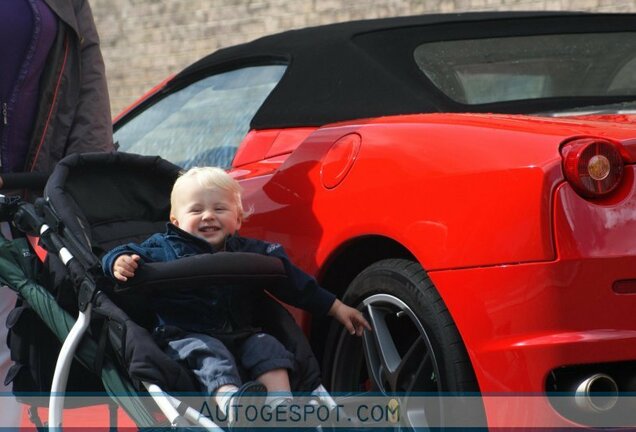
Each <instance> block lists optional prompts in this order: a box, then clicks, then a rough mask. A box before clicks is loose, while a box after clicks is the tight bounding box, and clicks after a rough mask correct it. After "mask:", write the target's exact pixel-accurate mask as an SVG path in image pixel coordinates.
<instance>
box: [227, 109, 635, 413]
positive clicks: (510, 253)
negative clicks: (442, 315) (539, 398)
mask: <svg viewBox="0 0 636 432" xmlns="http://www.w3.org/2000/svg"><path fill="white" fill-rule="evenodd" d="M603 131H604V133H605V134H606V135H605V138H611V139H613V140H617V141H620V142H623V143H624V144H625V148H626V150H627V151H628V153H629V154H630V155H631V156H630V157H632V158H633V155H634V150H635V149H636V146H635V145H634V144H633V143H634V141H633V140H632V138H634V137H636V128H634V127H633V126H629V127H625V125H619V126H615V127H611V128H609V129H608V128H607V127H605V128H604V129H603ZM277 133H278V132H277V131H258V132H257V131H253V132H251V133H250V136H249V137H248V139H247V140H246V141H245V142H244V144H243V146H242V147H241V152H240V153H239V154H240V155H241V157H242V158H243V160H249V159H250V158H249V157H247V156H246V155H247V154H249V152H250V148H249V147H250V145H251V144H252V143H253V142H256V140H255V136H258V135H259V134H263V135H264V136H273V135H276V134H277ZM353 133H355V134H358V135H359V136H360V137H361V146H360V150H359V152H358V153H357V155H356V159H355V162H354V164H353V167H352V168H351V169H350V171H349V172H348V175H347V176H346V178H345V179H344V180H343V181H342V182H341V183H340V184H339V185H338V186H337V187H335V188H332V189H327V188H325V187H324V185H323V184H322V181H321V170H322V169H323V168H324V167H323V165H322V161H323V160H324V158H325V156H326V155H327V154H328V152H329V149H330V148H331V147H332V145H333V143H334V142H336V141H337V140H338V139H340V138H341V137H343V136H346V135H348V134H353ZM596 134H598V129H597V128H595V127H594V125H591V124H590V123H586V122H582V121H579V120H559V121H556V120H546V119H540V118H536V119H528V118H523V119H522V118H520V117H514V116H495V115H455V114H448V115H443V114H440V115H436V114H433V115H418V116H401V117H393V118H382V119H377V120H368V121H365V122H353V123H347V124H337V125H331V126H325V127H323V128H320V129H317V130H316V131H315V132H313V133H312V134H310V135H309V136H307V138H306V139H305V140H304V141H303V142H302V143H299V144H298V148H297V149H296V150H295V151H294V152H293V154H290V155H289V157H287V158H286V157H285V156H279V157H277V158H271V159H266V160H261V161H258V162H254V163H252V164H249V163H247V164H244V165H241V166H240V167H237V168H236V169H235V170H233V171H234V173H235V175H236V176H237V178H239V179H240V180H241V184H242V185H243V187H244V188H245V198H244V199H245V202H246V203H247V204H248V205H253V207H254V208H255V209H256V213H255V214H254V215H253V216H251V218H250V220H249V221H248V222H247V223H246V224H245V226H244V228H243V232H244V234H245V235H248V236H256V237H260V238H264V239H266V240H269V241H277V242H281V243H283V244H284V246H285V247H286V249H287V250H288V252H289V253H290V255H291V256H292V258H293V259H294V260H295V261H296V262H297V263H298V264H299V265H300V266H301V267H303V268H304V269H305V270H307V271H308V272H310V273H312V274H315V275H316V276H318V277H319V278H320V276H321V275H322V274H324V273H325V272H326V271H327V267H328V266H329V264H330V262H331V260H332V259H333V257H334V255H337V254H338V253H339V252H340V251H341V250H342V249H343V248H346V247H347V244H349V243H350V242H352V241H353V240H354V239H356V238H361V237H365V236H382V237H388V238H391V239H393V240H395V241H396V242H398V243H400V244H401V245H403V246H404V247H405V248H406V249H408V250H409V251H410V252H411V253H412V254H413V256H414V257H415V258H416V259H417V260H418V261H419V262H420V263H422V265H423V267H424V268H425V269H426V270H427V271H428V273H429V276H430V277H431V279H432V280H433V282H434V283H435V286H436V287H437V289H438V290H439V292H440V294H441V296H442V298H444V301H445V303H446V305H447V307H448V308H449V311H450V312H451V315H452V316H453V317H454V319H455V320H456V324H457V327H458V329H459V330H460V333H461V335H462V338H463V340H464V342H465V344H466V347H467V349H468V352H469V355H470V357H471V360H472V362H473V367H474V369H475V372H476V375H477V378H478V381H479V385H480V389H481V391H482V392H485V393H492V392H541V391H543V390H544V389H545V382H546V379H547V375H548V374H549V372H550V371H551V370H552V369H554V368H556V367H559V366H562V365H572V364H580V363H598V362H605V361H618V360H630V359H635V358H636V328H635V327H634V324H633V311H634V310H636V295H633V294H617V293H616V292H614V291H613V290H612V286H613V284H614V283H615V282H616V281H620V280H630V279H631V280H634V279H635V278H636V273H635V272H634V269H636V243H634V241H633V239H634V238H636V224H635V223H634V218H636V216H635V215H636V196H635V194H636V186H635V184H634V166H628V167H627V170H626V175H625V178H624V180H623V183H622V185H621V187H620V188H619V189H618V190H617V191H615V193H614V194H613V195H612V198H611V199H607V200H604V201H603V202H594V201H590V200H587V199H584V198H582V197H580V196H579V195H578V194H576V192H574V191H573V189H572V188H571V187H570V186H569V185H568V184H567V183H565V182H564V179H563V174H562V171H561V156H560V154H559V147H560V145H561V144H562V143H563V142H565V141H567V140H570V139H573V138H575V137H581V136H596ZM300 136H302V134H300ZM387 142H396V143H398V142H399V143H400V145H399V146H396V147H395V151H394V152H387V151H386V149H387ZM292 147H293V146H292ZM449 147H451V148H452V149H450V150H449ZM256 148H257V149H256V150H255V152H257V153H258V154H259V155H261V154H263V150H262V149H260V148H259V147H258V146H256ZM492 149H496V152H495V151H492ZM254 159H256V157H254ZM632 160H633V159H632ZM394 173H400V175H399V178H395V177H394ZM378 177H379V178H380V179H382V178H385V179H387V181H385V182H382V181H377V179H378ZM389 179H390V181H389ZM424 179H425V180H426V181H425V182H424ZM370 197H373V198H372V199H370ZM497 203H498V204H497ZM484 204H488V205H484ZM493 204H496V205H493ZM405 208H408V210H409V211H405V210H404V209H405ZM369 215H373V217H369ZM610 257H611V258H610ZM635 292H636V290H635ZM600 304H602V305H603V308H604V309H605V308H607V309H605V310H599V309H598V305H600ZM606 310H611V313H606ZM300 319H301V322H304V323H307V322H308V318H307V317H304V318H303V317H301V318H300ZM496 409H500V406H499V405H497V407H495V406H493V407H492V410H496ZM491 415H493V416H495V415H496V414H495V412H494V411H493V412H492V413H491ZM555 415H556V416H557V417H559V416H558V415H557V414H556V413H555ZM564 424H568V423H567V422H565V423H564Z"/></svg>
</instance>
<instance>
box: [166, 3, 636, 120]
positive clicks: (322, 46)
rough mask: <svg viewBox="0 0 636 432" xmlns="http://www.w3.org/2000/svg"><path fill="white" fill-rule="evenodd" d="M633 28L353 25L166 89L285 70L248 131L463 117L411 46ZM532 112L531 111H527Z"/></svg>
mask: <svg viewBox="0 0 636 432" xmlns="http://www.w3.org/2000/svg"><path fill="white" fill-rule="evenodd" d="M635 28H636V14H588V13H582V12H478V13H474V12H473V13H460V14H436V15H422V16H412V17H401V18H389V19H376V20H365V21H353V22H347V23H340V24H331V25H325V26H319V27H312V28H306V29H301V30H292V31H287V32H284V33H279V34H275V35H272V36H266V37H263V38H260V39H257V40H254V41H252V42H249V43H246V44H242V45H237V46H233V47H229V48H225V49H222V50H219V51H217V52H215V53H213V54H211V55H209V56H207V57H205V58H203V59H202V60H200V61H198V62H196V63H194V64H193V65H191V66H190V67H188V68H186V69H185V70H184V71H182V72H181V73H179V74H178V75H177V76H176V77H175V78H174V79H173V80H172V82H171V83H170V84H169V89H172V88H174V87H181V86H184V85H187V84H188V83H190V82H192V81H193V80H196V79H198V78H200V77H201V76H202V75H203V74H206V75H207V74H210V73H211V72H219V71H223V70H227V69H232V68H236V67H240V66H249V65H259V64H272V63H281V64H288V65H289V66H288V68H287V71H286V73H285V75H284V77H283V79H282V80H281V82H280V83H279V84H278V86H277V87H276V88H275V89H274V90H273V91H272V93H271V94H270V95H269V97H268V99H267V100H266V101H265V103H264V104H263V105H262V107H261V108H260V110H259V111H258V113H257V114H256V116H255V117H254V118H253V120H252V123H251V127H252V128H254V129H267V128H278V127H293V126H319V125H323V124H326V123H333V122H338V121H345V120H351V119H359V118H366V117H377V116H382V115H394V114H412V113H429V112H457V111H469V110H468V109H467V108H466V106H462V104H460V103H457V102H454V101H452V100H450V99H449V98H447V97H445V96H444V95H443V94H442V93H441V92H439V91H438V90H437V89H436V88H435V87H434V86H433V85H432V83H430V82H429V81H428V80H427V79H426V78H425V77H424V75H423V74H422V73H421V72H420V71H419V70H418V69H417V66H416V64H415V62H414V61H413V50H414V49H415V47H417V46H418V45H419V44H422V43H424V42H427V41H440V40H457V39H470V38H486V37H489V38H490V37H497V36H512V35H532V34H550V33H587V32H595V31H601V32H613V31H633V30H634V29H635ZM493 105H494V104H489V105H484V106H475V105H471V106H470V111H472V112H479V111H483V112H505V109H502V108H500V107H497V106H493ZM516 111H517V112H520V111H521V112H522V111H523V107H521V109H518V107H516ZM532 111H537V107H536V106H533V107H531V108H530V107H529V108H528V110H527V112H532Z"/></svg>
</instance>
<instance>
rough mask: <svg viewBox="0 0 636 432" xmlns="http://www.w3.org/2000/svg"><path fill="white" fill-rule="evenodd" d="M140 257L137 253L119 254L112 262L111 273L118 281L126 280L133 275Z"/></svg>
mask: <svg viewBox="0 0 636 432" xmlns="http://www.w3.org/2000/svg"><path fill="white" fill-rule="evenodd" d="M140 259H141V257H140V256H139V255H137V254H133V255H119V256H118V257H117V259H116V260H115V264H113V275H114V276H115V279H117V280H118V281H122V282H126V281H127V280H128V278H131V277H133V276H135V271H136V270H137V267H139V264H137V262H138V261H139V260H140Z"/></svg>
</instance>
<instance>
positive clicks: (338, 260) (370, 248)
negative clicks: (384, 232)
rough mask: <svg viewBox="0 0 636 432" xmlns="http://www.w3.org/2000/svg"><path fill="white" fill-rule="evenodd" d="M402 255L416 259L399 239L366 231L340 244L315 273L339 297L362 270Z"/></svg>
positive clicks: (323, 284)
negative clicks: (366, 234) (369, 233)
mask: <svg viewBox="0 0 636 432" xmlns="http://www.w3.org/2000/svg"><path fill="white" fill-rule="evenodd" d="M389 258H404V259H409V260H412V261H417V259H416V258H415V256H414V255H413V254H412V253H411V252H410V251H409V250H408V249H407V248H406V247H405V246H404V245H402V244H401V243H399V242H397V241H396V240H393V239H391V238H389V237H385V236H380V235H368V236H362V237H358V238H355V239H351V240H349V241H348V242H346V243H344V244H342V245H341V246H340V247H339V248H338V249H337V250H335V251H334V252H333V253H332V254H331V256H330V257H329V258H328V259H327V260H326V261H325V265H323V267H322V269H321V271H320V272H319V274H318V280H319V281H320V284H321V285H322V286H323V287H324V288H325V289H328V290H329V291H331V292H332V293H334V294H336V295H337V296H338V297H341V296H342V294H343V293H344V291H345V290H346V289H347V287H348V286H349V284H350V283H351V281H353V279H354V278H355V277H356V275H358V274H359V273H360V272H361V271H362V270H364V269H365V268H367V267H368V266H370V265H371V264H373V263H375V262H378V261H380V260H383V259H389Z"/></svg>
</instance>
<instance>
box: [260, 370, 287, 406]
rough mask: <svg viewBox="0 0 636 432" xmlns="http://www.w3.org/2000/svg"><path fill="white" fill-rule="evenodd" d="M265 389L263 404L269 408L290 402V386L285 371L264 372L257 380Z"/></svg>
mask: <svg viewBox="0 0 636 432" xmlns="http://www.w3.org/2000/svg"><path fill="white" fill-rule="evenodd" d="M257 380H258V381H260V382H261V383H262V384H263V385H265V387H267V397H266V398H265V404H267V405H269V406H270V407H272V408H273V407H276V406H278V405H280V404H283V403H290V402H291V401H292V393H291V386H290V384H289V374H288V373H287V369H274V370H271V371H269V372H265V373H264V374H262V375H261V376H259V377H258V378H257Z"/></svg>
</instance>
